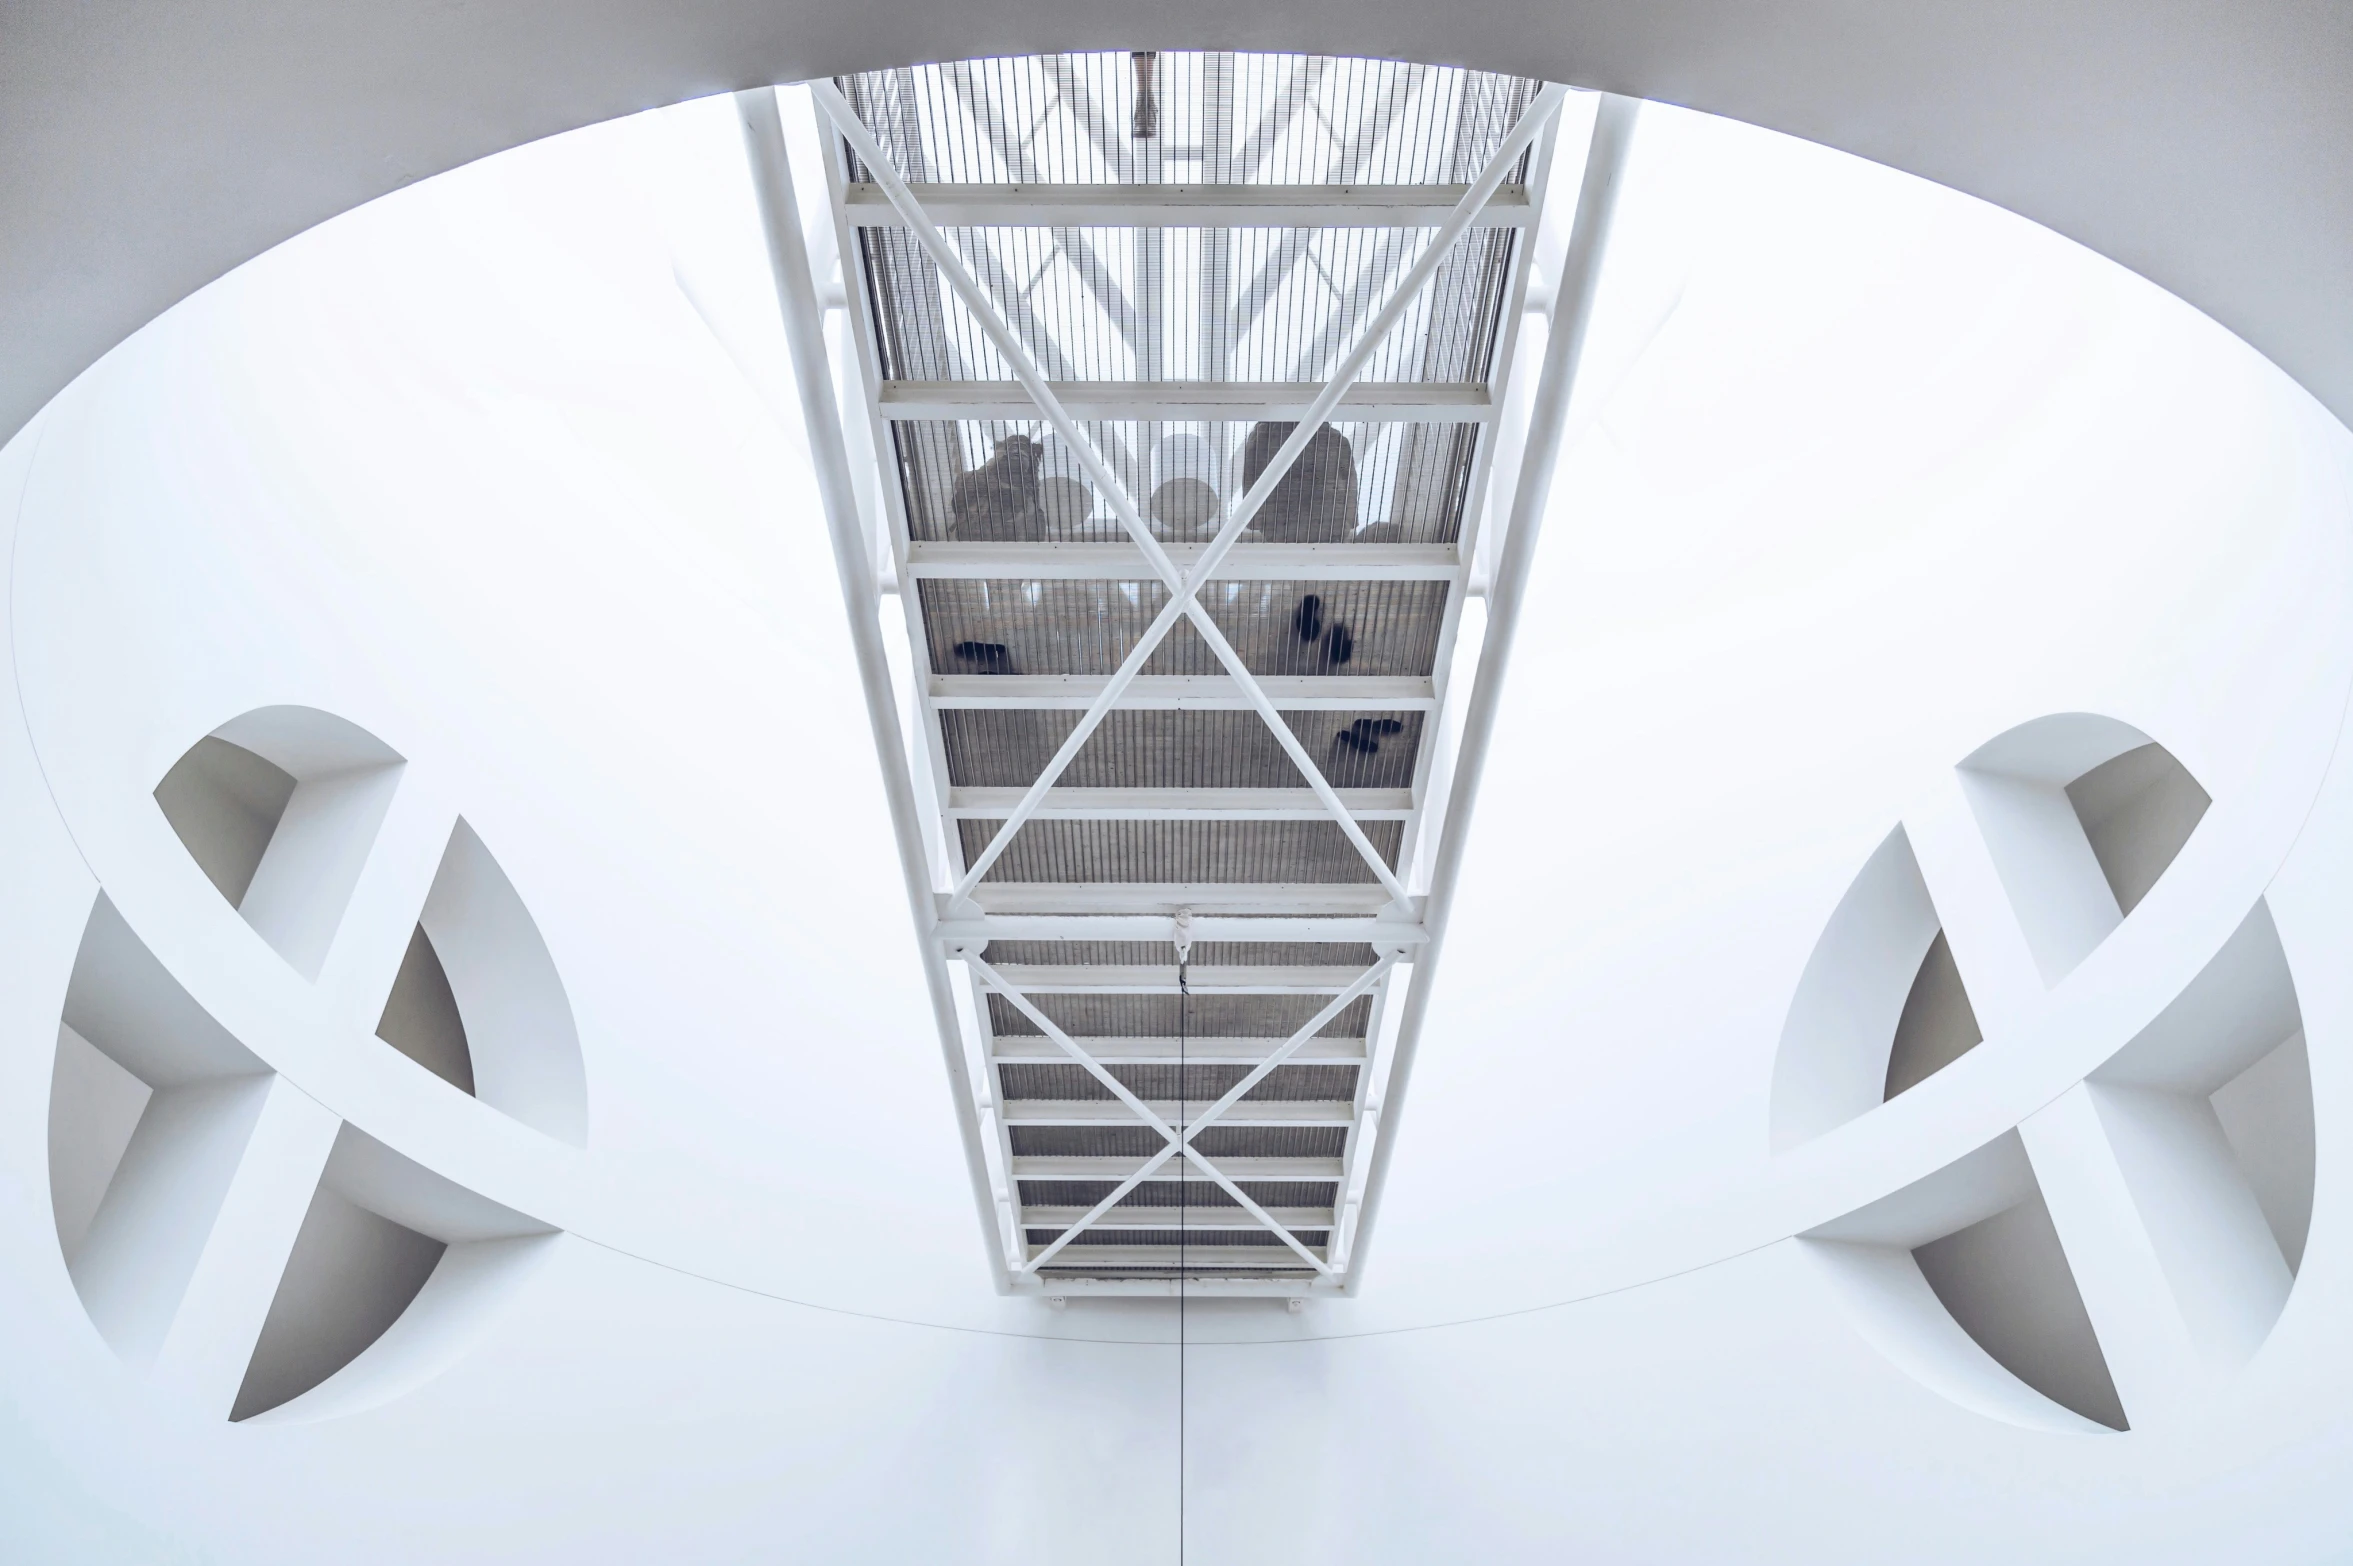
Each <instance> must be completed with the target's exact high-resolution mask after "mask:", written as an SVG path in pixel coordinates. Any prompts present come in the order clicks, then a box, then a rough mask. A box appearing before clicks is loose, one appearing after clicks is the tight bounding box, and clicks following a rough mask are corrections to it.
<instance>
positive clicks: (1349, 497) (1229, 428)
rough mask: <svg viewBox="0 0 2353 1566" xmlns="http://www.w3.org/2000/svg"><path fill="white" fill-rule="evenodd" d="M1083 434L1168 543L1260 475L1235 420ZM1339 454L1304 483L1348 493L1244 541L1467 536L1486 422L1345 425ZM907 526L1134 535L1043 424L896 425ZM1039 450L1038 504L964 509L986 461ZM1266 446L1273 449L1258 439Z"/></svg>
mask: <svg viewBox="0 0 2353 1566" xmlns="http://www.w3.org/2000/svg"><path fill="white" fill-rule="evenodd" d="M1080 428H1081V429H1082V430H1083V431H1084V432H1085V433H1086V435H1087V437H1088V438H1089V439H1090V440H1092V441H1093V442H1094V443H1095V449H1096V450H1097V451H1099V452H1101V453H1102V454H1103V456H1104V458H1105V459H1106V460H1107V461H1108V462H1109V463H1110V465H1111V469H1112V471H1113V472H1114V473H1115V474H1117V475H1118V476H1119V478H1120V481H1121V482H1122V483H1124V484H1125V485H1126V486H1127V487H1128V491H1129V493H1131V494H1133V495H1136V496H1139V497H1141V499H1142V503H1143V509H1144V514H1145V517H1146V520H1148V521H1149V522H1150V523H1151V524H1152V528H1153V531H1154V532H1155V533H1156V534H1158V535H1159V536H1160V537H1162V538H1164V539H1167V540H1169V541H1170V542H1180V543H1181V542H1187V541H1191V540H1195V539H1197V538H1199V537H1201V536H1203V535H1205V534H1206V533H1208V532H1209V531H1211V530H1212V529H1213V528H1214V527H1215V524H1216V521H1217V520H1218V519H1219V518H1221V517H1222V516H1223V515H1224V511H1225V507H1226V505H1227V504H1228V503H1229V502H1230V501H1231V500H1233V499H1234V498H1235V497H1238V496H1239V495H1240V494H1241V493H1242V491H1243V489H1244V488H1245V487H1246V485H1247V483H1248V480H1249V479H1250V478H1252V477H1254V476H1255V474H1254V473H1253V472H1252V470H1251V457H1252V451H1251V436H1252V434H1253V432H1254V431H1255V430H1256V428H1257V425H1256V424H1255V423H1243V422H1240V421H1236V420H1217V421H1210V420H1197V419H1196V420H1175V419H1155V420H1143V419H1128V420H1116V421H1114V420H1088V421H1086V422H1084V423H1083V424H1081V426H1080ZM1329 428H1330V429H1331V431H1332V432H1333V434H1334V435H1335V436H1337V437H1338V439H1339V442H1340V444H1339V445H1338V446H1337V447H1332V448H1330V449H1331V451H1332V452H1333V455H1332V456H1331V457H1330V458H1329V459H1328V460H1327V461H1325V462H1324V464H1323V466H1324V467H1325V468H1328V469H1331V470H1332V471H1331V472H1330V473H1329V474H1328V475H1327V474H1325V473H1321V472H1315V471H1313V470H1312V465H1311V471H1310V474H1309V477H1310V478H1312V479H1315V480H1317V481H1319V482H1321V483H1322V484H1323V486H1324V487H1325V488H1326V489H1327V490H1328V491H1331V492H1335V493H1337V494H1338V495H1339V496H1340V500H1339V502H1338V503H1337V504H1336V505H1334V506H1329V507H1324V508H1322V509H1321V510H1315V511H1312V512H1311V509H1310V508H1307V507H1287V506H1286V505H1285V501H1286V500H1287V499H1288V498H1289V497H1288V492H1287V491H1278V494H1277V498H1276V500H1275V501H1274V502H1272V503H1270V510H1271V512H1272V514H1271V515H1270V514H1268V513H1267V512H1262V513H1261V522H1260V525H1259V526H1258V527H1255V528H1253V529H1251V530H1250V531H1249V532H1246V533H1244V534H1243V535H1242V542H1243V543H1244V544H1253V543H1258V542H1261V541H1270V542H1291V543H1317V544H1342V543H1364V544H1400V543H1403V544H1451V543H1453V542H1454V541H1455V539H1456V538H1458V537H1459V536H1460V535H1461V532H1462V522H1463V510H1464V507H1465V505H1466V504H1467V503H1468V501H1469V498H1470V486H1471V474H1472V464H1473V462H1474V460H1475V459H1476V457H1477V455H1478V444H1479V426H1478V425H1476V424H1471V423H1462V422H1458V423H1448V424H1435V423H1403V422H1394V421H1383V422H1378V423H1374V422H1352V421H1351V422H1341V423H1337V424H1333V425H1331V426H1329ZM891 429H892V435H893V438H894V440H895V442H896V445H897V447H898V459H899V468H900V473H899V478H900V483H901V486H902V489H903V491H904V493H905V495H906V500H907V528H908V533H909V535H910V536H911V537H912V538H915V539H918V540H922V541H925V542H947V541H963V542H983V543H1020V542H1051V543H1114V542H1118V541H1120V540H1123V539H1125V538H1126V537H1127V531H1126V529H1125V528H1124V527H1122V526H1121V524H1120V522H1119V519H1118V518H1117V517H1116V516H1114V515H1113V514H1112V510H1111V506H1110V504H1109V502H1108V501H1106V500H1105V499H1104V497H1102V496H1101V495H1098V494H1097V493H1095V490H1094V487H1093V485H1091V484H1090V483H1089V482H1088V481H1087V479H1086V477H1085V475H1084V473H1083V472H1082V471H1081V470H1080V467H1079V464H1078V460H1077V459H1076V457H1074V456H1073V455H1072V454H1071V453H1070V451H1069V450H1068V448H1066V447H1065V446H1064V445H1063V444H1062V441H1061V438H1060V437H1059V436H1057V435H1055V434H1053V433H1052V432H1051V431H1050V430H1048V429H1047V428H1046V426H1045V425H1044V423H1042V422H1041V421H1037V420H1028V421H1015V420H982V419H965V420H957V421H954V422H950V421H947V420H921V421H916V420H909V421H904V422H900V423H897V424H894V425H893V426H892V427H891ZM1008 439H1024V440H1034V441H1038V442H1040V443H1041V445H1042V448H1043V449H1042V452H1041V459H1040V463H1039V467H1040V473H1041V478H1040V482H1039V495H1038V499H1037V503H1036V504H1035V505H1032V504H1030V503H1028V498H1027V497H1026V496H1024V497H1019V499H1018V502H1008V501H1005V500H1003V499H1001V498H999V497H995V496H992V495H988V494H982V495H980V496H979V497H977V498H975V497H974V496H973V495H971V494H969V493H968V494H967V497H966V502H965V505H964V507H963V509H962V513H961V514H959V512H958V508H957V506H956V481H957V480H958V479H959V478H962V477H963V476H964V475H965V474H967V473H970V472H971V471H973V470H974V469H976V468H978V467H980V466H981V465H982V464H983V463H985V462H987V461H988V460H989V457H990V456H991V454H993V453H994V452H995V451H996V449H997V445H998V443H999V442H1000V441H1004V440H1008ZM1260 444H1261V446H1263V445H1264V444H1265V440H1264V438H1263V437H1262V438H1261V443H1260Z"/></svg>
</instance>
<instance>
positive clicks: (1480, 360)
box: [860, 226, 1514, 384]
mask: <svg viewBox="0 0 2353 1566" xmlns="http://www.w3.org/2000/svg"><path fill="white" fill-rule="evenodd" d="M945 232H946V234H947V237H948V240H949V242H950V243H951V244H953V245H954V246H955V247H956V251H957V253H958V255H960V256H961V257H962V258H963V260H964V263H965V265H966V266H968V267H970V268H971V270H972V272H973V274H974V276H975V277H976V278H977V279H978V280H979V282H980V284H981V286H982V287H983V288H984V289H986V290H987V291H988V293H989V296H990V298H991V301H992V302H993V303H994V304H995V305H996V307H997V308H998V309H999V310H1001V311H1002V312H1003V313H1004V315H1005V318H1006V322H1007V324H1008V325H1009V326H1010V327H1011V328H1012V330H1013V332H1014V334H1015V335H1016V336H1017V337H1018V338H1019V339H1020V341H1021V343H1022V346H1023V347H1024V348H1026V349H1027V350H1028V351H1029V352H1030V353H1031V354H1033V355H1035V356H1036V358H1037V360H1038V363H1039V364H1040V366H1041V367H1042V368H1043V369H1044V370H1045V372H1046V375H1047V377H1048V378H1049V379H1052V380H1065V381H1153V382H1157V381H1211V382H1221V381H1252V382H1320V381H1321V380H1323V379H1324V378H1325V377H1326V376H1328V375H1329V374H1331V372H1332V370H1333V368H1334V367H1335V366H1336V365H1337V364H1338V362H1339V360H1340V357H1341V355H1342V354H1344V353H1346V352H1347V351H1348V349H1349V348H1350V347H1351V346H1353V345H1354V343H1355V341H1356V337H1357V335H1358V333H1359V332H1360V331H1361V330H1362V329H1363V326H1364V323H1365V322H1366V321H1367V320H1369V319H1370V318H1371V317H1372V315H1373V314H1374V313H1375V312H1376V311H1378V310H1379V309H1380V307H1381V305H1382V304H1383V303H1384V302H1385V301H1386V300H1387V298H1388V296H1389V292H1390V290H1391V289H1393V288H1395V287H1396V285H1397V282H1398V280H1399V279H1400V278H1402V277H1403V276H1404V275H1405V273H1406V272H1407V271H1408V270H1410V269H1411V268H1412V266H1413V264H1414V263H1415V262H1416V261H1418V260H1420V259H1421V256H1422V253H1423V252H1424V251H1425V250H1427V249H1428V248H1429V245H1430V241H1431V237H1432V234H1431V230H1429V229H1425V228H1323V229H1316V228H1051V227H1010V226H1009V227H986V228H970V227H962V228H959V227H951V228H948V229H946V230H945ZM1513 238H1514V231H1513V230H1511V229H1508V228H1476V229H1473V230H1471V231H1470V232H1469V233H1466V234H1465V235H1463V237H1462V238H1461V239H1460V240H1458V241H1457V242H1456V243H1455V246H1454V249H1453V252H1452V253H1451V254H1450V255H1449V256H1448V257H1447V259H1446V261H1445V262H1444V263H1443V264H1442V265H1441V266H1440V267H1439V269H1438V275H1437V277H1436V278H1435V279H1434V280H1433V281H1432V282H1431V284H1430V286H1429V287H1428V288H1426V289H1424V290H1423V291H1422V292H1421V293H1420V294H1418V295H1417V296H1416V297H1415V298H1414V301H1413V303H1412V305H1411V306H1410V307H1409V308H1408V310H1407V312H1406V316H1405V319H1404V320H1402V321H1401V322H1399V324H1398V326H1397V328H1396V329H1395V330H1394V331H1392V332H1390V333H1389V335H1388V336H1387V337H1386V338H1385V339H1384V340H1383V342H1382V344H1381V346H1380V347H1379V348H1378V349H1377V350H1376V351H1375V352H1374V354H1373V357H1372V360H1371V362H1370V363H1368V364H1367V365H1366V366H1365V368H1364V371H1363V373H1362V374H1361V376H1360V377H1359V379H1361V380H1364V381H1370V382H1412V383H1421V384H1431V383H1439V384H1443V383H1469V384H1483V383H1484V382H1485V381H1486V379H1487V374H1488V368H1489V365H1490V364H1491V362H1492V359H1493V355H1494V349H1495V332H1496V328H1497V324H1498V319H1499V315H1500V312H1501V309H1502V304H1503V296H1504V283H1505V279H1506V276H1507V274H1508V272H1509V270H1510V264H1511V256H1512V245H1513ZM860 243H861V245H862V246H863V247H864V249H865V252H866V255H865V260H866V269H867V278H868V285H869V287H870V288H871V289H872V291H873V308H874V311H875V316H876V320H877V322H878V324H879V326H880V327H881V331H880V344H879V346H880V348H881V352H882V373H883V374H884V376H886V377H887V378H889V379H892V380H906V381H963V380H979V381H1008V380H1011V379H1012V378H1013V376H1012V371H1011V369H1010V368H1008V367H1007V365H1006V364H1005V362H1004V359H1003V357H1002V356H1001V355H1000V354H999V353H998V351H997V349H996V347H995V345H994V344H992V343H990V342H989V341H988V340H987V338H986V337H985V336H984V335H983V334H982V332H981V329H980V327H979V326H978V325H977V324H975V323H974V321H973V320H972V317H971V315H970V312H969V311H967V309H966V308H965V306H964V302H963V301H962V300H961V299H959V298H957V297H956V296H955V295H954V294H952V293H951V292H950V291H949V289H948V287H947V286H946V284H945V283H944V282H943V281H942V280H941V278H940V275H939V269H938V267H937V266H935V265H934V264H933V262H932V261H931V259H930V258H929V257H927V256H926V255H924V254H923V252H922V250H921V249H920V247H918V245H917V244H916V242H915V239H914V236H913V235H911V234H908V233H906V232H905V231H903V230H900V229H896V228H868V229H863V230H861V231H860Z"/></svg>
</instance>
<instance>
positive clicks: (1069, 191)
mask: <svg viewBox="0 0 2353 1566" xmlns="http://www.w3.org/2000/svg"><path fill="white" fill-rule="evenodd" d="M1469 188H1470V187H1468V186H1466V185H1228V184H1216V185H1160V184H1152V185H1046V184H1024V185H997V184H986V185H980V184H962V185H957V184H944V183H941V184H922V185H915V186H914V187H913V189H914V190H915V193H916V195H917V197H918V198H919V199H920V200H921V201H922V203H923V210H924V212H925V213H926V214H928V215H929V216H930V218H931V220H932V221H933V222H934V223H938V224H940V225H941V226H942V227H945V228H1436V227H1437V226H1438V225H1439V224H1441V223H1443V222H1445V221H1446V218H1447V214H1449V213H1450V212H1452V211H1453V210H1454V208H1455V206H1456V204H1457V203H1459V202H1460V201H1461V200H1462V198H1463V193H1464V192H1465V191H1466V190H1468V189H1469ZM842 194H843V205H844V206H846V207H847V208H848V210H849V217H850V221H851V223H853V224H855V225H856V226H858V227H860V228H903V227H905V226H906V220H905V219H904V218H902V217H901V216H900V215H899V213H898V210H897V208H895V207H893V206H892V205H891V198H890V194H889V193H888V192H887V191H885V190H883V189H882V187H881V186H879V185H874V184H854V185H851V186H849V187H848V188H847V189H846V190H844V192H843V193H842ZM1534 215H1535V204H1534V202H1532V201H1531V200H1530V198H1529V194H1528V188H1527V187H1526V186H1525V185H1518V184H1506V185H1503V186H1501V187H1499V188H1498V189H1497V190H1496V192H1495V194H1494V195H1493V196H1492V197H1490V198H1489V199H1488V202H1487V204H1486V205H1485V206H1483V207H1481V208H1480V209H1479V214H1478V216H1477V217H1475V218H1473V219H1472V224H1473V226H1474V227H1478V228H1525V227H1527V226H1528V225H1529V224H1530V222H1531V221H1532V220H1533V218H1534Z"/></svg>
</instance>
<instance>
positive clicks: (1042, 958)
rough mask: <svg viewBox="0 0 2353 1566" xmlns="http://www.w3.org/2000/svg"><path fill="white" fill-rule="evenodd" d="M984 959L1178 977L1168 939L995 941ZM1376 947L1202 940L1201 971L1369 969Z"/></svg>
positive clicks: (1198, 945)
mask: <svg viewBox="0 0 2353 1566" xmlns="http://www.w3.org/2000/svg"><path fill="white" fill-rule="evenodd" d="M981 955H982V956H983V957H984V958H986V959H987V960H988V961H989V962H991V963H994V964H996V965H997V966H998V967H1005V966H1007V965H1012V966H1017V967H1019V966H1031V967H1123V968H1124V967H1139V968H1140V967H1163V968H1167V969H1168V970H1170V972H1171V973H1172V974H1173V973H1174V972H1175V969H1176V947H1175V946H1174V945H1173V944H1171V943H1169V942H1167V941H991V942H989V944H988V947H987V949H986V950H984V951H983V952H982V953H981ZM1377 960H1378V959H1377V958H1376V956H1375V955H1374V952H1373V949H1372V948H1371V947H1370V946H1363V945H1352V944H1350V943H1348V942H1345V941H1197V942H1195V943H1194V945H1193V966H1194V967H1196V968H1369V967H1371V966H1372V965H1373V963H1374V962H1375V961H1377Z"/></svg>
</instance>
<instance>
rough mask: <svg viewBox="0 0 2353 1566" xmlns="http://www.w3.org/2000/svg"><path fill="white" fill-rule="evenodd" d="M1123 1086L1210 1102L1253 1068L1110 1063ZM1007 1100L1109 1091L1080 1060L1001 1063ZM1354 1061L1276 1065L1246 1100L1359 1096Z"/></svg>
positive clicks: (1066, 1098) (1097, 1095) (1140, 1093)
mask: <svg viewBox="0 0 2353 1566" xmlns="http://www.w3.org/2000/svg"><path fill="white" fill-rule="evenodd" d="M1107 1069H1108V1070H1109V1071H1110V1072H1111V1075H1112V1076H1113V1078H1115V1079H1116V1080H1117V1081H1118V1082H1119V1084H1120V1085H1121V1086H1122V1087H1125V1088H1126V1089H1127V1090H1128V1091H1129V1092H1131V1093H1133V1094H1135V1095H1136V1096H1137V1097H1138V1098H1142V1099H1174V1100H1178V1101H1180V1102H1190V1103H1195V1104H1206V1103H1209V1102H1211V1101H1212V1100H1215V1099H1220V1098H1223V1097H1225V1095H1226V1094H1227V1093H1228V1092H1230V1091H1231V1090H1232V1088H1233V1086H1234V1084H1235V1083H1237V1082H1239V1081H1241V1080H1242V1078H1244V1077H1245V1076H1247V1075H1249V1073H1250V1068H1249V1067H1248V1066H1243V1065H1234V1064H1228V1063H1223V1062H1220V1063H1217V1064H1214V1065H1212V1064H1202V1065H1192V1064H1187V1065H1186V1066H1185V1067H1184V1068H1183V1071H1182V1073H1181V1078H1180V1073H1179V1070H1178V1068H1177V1067H1175V1066H1160V1065H1122V1064H1113V1065H1111V1066H1109V1067H1108V1068H1107ZM997 1070H998V1079H999V1080H1000V1081H1001V1082H1002V1083H1003V1084H1004V1094H1005V1097H1006V1098H1007V1099H1008V1100H1013V1101H1017V1102H1018V1101H1027V1100H1032V1099H1036V1100H1046V1101H1062V1102H1080V1101H1086V1100H1099V1099H1108V1098H1110V1097H1111V1096H1112V1094H1111V1090H1110V1089H1109V1088H1107V1087H1105V1086H1104V1085H1103V1084H1102V1083H1101V1082H1099V1081H1097V1080H1096V1079H1095V1076H1094V1074H1093V1073H1091V1072H1089V1071H1088V1070H1087V1069H1086V1068H1085V1067H1084V1066H1081V1065H1079V1064H1078V1063H1077V1062H1076V1061H1072V1062H1070V1063H1068V1064H1063V1065H1057V1064H1055V1063H1054V1062H1052V1061H1037V1062H1030V1061H1023V1062H1020V1063H1018V1064H1010V1065H1004V1066H1000V1067H998V1068H997ZM1356 1070H1357V1068H1356V1067H1354V1066H1352V1065H1312V1064H1311V1065H1303V1066H1277V1067H1276V1068H1275V1069H1274V1070H1273V1071H1272V1072H1269V1073H1268V1074H1267V1076H1266V1078H1265V1079H1264V1080H1263V1081H1261V1082H1259V1083H1258V1084H1257V1086H1255V1087H1253V1088H1252V1089H1251V1090H1250V1091H1249V1092H1248V1093H1247V1094H1246V1095H1244V1097H1245V1099H1246V1100H1247V1101H1250V1102H1259V1103H1299V1104H1304V1103H1321V1102H1329V1101H1334V1100H1338V1101H1343V1102H1345V1101H1348V1100H1352V1099H1354V1098H1355V1097H1356Z"/></svg>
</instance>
